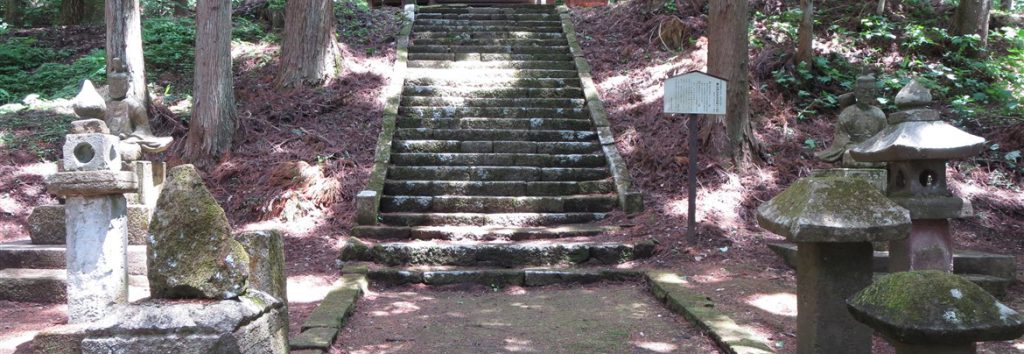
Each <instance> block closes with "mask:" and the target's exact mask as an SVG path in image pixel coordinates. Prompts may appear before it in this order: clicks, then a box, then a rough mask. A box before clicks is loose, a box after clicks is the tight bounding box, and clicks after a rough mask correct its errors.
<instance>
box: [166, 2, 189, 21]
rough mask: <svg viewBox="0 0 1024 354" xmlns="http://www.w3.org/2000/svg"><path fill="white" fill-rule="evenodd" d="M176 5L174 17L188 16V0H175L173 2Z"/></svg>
mask: <svg viewBox="0 0 1024 354" xmlns="http://www.w3.org/2000/svg"><path fill="white" fill-rule="evenodd" d="M171 4H172V6H174V17H188V16H189V15H190V14H189V11H188V0H174V1H173V2H172V3H171Z"/></svg>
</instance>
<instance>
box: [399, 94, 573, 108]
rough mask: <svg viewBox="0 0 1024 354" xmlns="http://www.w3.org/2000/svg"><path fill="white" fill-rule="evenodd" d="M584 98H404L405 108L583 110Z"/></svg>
mask: <svg viewBox="0 0 1024 354" xmlns="http://www.w3.org/2000/svg"><path fill="white" fill-rule="evenodd" d="M586 103H587V102H586V100H584V99H583V98H489V97H458V96H442V97H424V96H402V102H401V104H402V105H403V106H423V107H523V108H583V107H584V105H585V104H586Z"/></svg>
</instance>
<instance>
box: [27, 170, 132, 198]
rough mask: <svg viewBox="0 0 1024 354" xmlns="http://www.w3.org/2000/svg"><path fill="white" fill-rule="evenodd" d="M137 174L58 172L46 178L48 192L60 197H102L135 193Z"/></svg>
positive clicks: (125, 172)
mask: <svg viewBox="0 0 1024 354" xmlns="http://www.w3.org/2000/svg"><path fill="white" fill-rule="evenodd" d="M137 188H138V181H136V180H135V174H134V173H132V172H127V171H75V172H57V173H55V174H53V175H50V177H47V178H46V191H47V192H49V193H51V194H56V195H60V196H102V195H111V194H124V193H133V192H135V191H136V189H137Z"/></svg>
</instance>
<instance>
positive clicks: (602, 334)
mask: <svg viewBox="0 0 1024 354" xmlns="http://www.w3.org/2000/svg"><path fill="white" fill-rule="evenodd" d="M505 352H527V353H717V352H718V349H717V348H716V347H715V346H714V343H712V342H711V340H710V339H708V338H707V337H705V336H704V335H702V334H700V333H699V332H698V331H697V330H696V329H695V328H694V327H693V326H691V325H690V324H688V323H687V322H686V321H684V320H683V319H682V318H680V317H679V316H677V315H674V314H672V313H671V312H669V311H668V310H666V309H665V308H664V307H663V306H662V305H661V304H659V303H658V302H656V301H655V300H654V297H653V296H651V295H650V293H648V292H647V289H645V288H644V287H643V286H642V285H637V284H614V283H605V284H598V285H595V286H587V287H561V286H552V287H543V288H518V287H517V288H509V289H505V290H504V291H494V290H492V289H488V288H484V287H474V288H465V287H461V288H441V289H437V288H425V287H424V288H416V287H403V288H390V289H379V290H378V291H376V292H373V293H371V294H369V295H368V296H366V297H365V298H364V299H363V300H360V302H359V305H358V308H357V310H356V314H355V315H354V317H353V318H352V320H351V321H350V322H349V324H348V325H347V326H346V327H345V328H344V329H343V330H342V331H341V333H340V334H339V339H338V340H337V341H336V342H335V345H334V347H333V348H332V349H331V353H505Z"/></svg>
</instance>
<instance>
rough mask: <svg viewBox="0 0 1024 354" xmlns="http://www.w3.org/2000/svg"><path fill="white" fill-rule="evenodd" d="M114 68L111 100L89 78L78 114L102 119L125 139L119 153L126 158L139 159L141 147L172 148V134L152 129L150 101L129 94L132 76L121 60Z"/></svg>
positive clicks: (77, 103) (153, 150) (110, 80)
mask: <svg viewBox="0 0 1024 354" xmlns="http://www.w3.org/2000/svg"><path fill="white" fill-rule="evenodd" d="M111 65H112V66H113V71H112V72H111V74H110V75H109V76H108V77H107V82H108V83H109V90H110V92H109V95H110V100H109V101H106V102H104V101H103V96H101V95H100V94H99V92H97V91H96V88H95V87H94V86H93V84H92V82H90V81H89V80H86V81H85V83H83V84H82V90H81V92H79V93H78V96H76V97H75V101H74V109H75V113H76V114H78V116H80V117H82V118H95V119H102V120H104V121H105V122H106V123H107V126H108V127H109V128H110V131H111V134H114V135H117V136H118V137H120V138H121V140H122V144H121V146H119V147H118V150H120V151H119V152H120V153H121V155H122V156H123V157H125V158H126V159H125V160H126V161H134V160H137V159H139V158H140V157H141V156H139V155H140V154H139V152H140V151H139V150H141V152H146V153H160V152H163V151H165V150H167V148H168V147H170V144H171V141H173V138H171V137H157V136H155V135H153V131H152V130H151V129H150V128H149V116H148V115H147V113H146V104H145V103H144V102H139V100H138V99H135V98H134V97H127V94H128V85H129V77H128V73H127V72H126V70H125V67H124V64H123V63H122V62H121V59H118V58H115V59H114V60H113V63H111Z"/></svg>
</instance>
